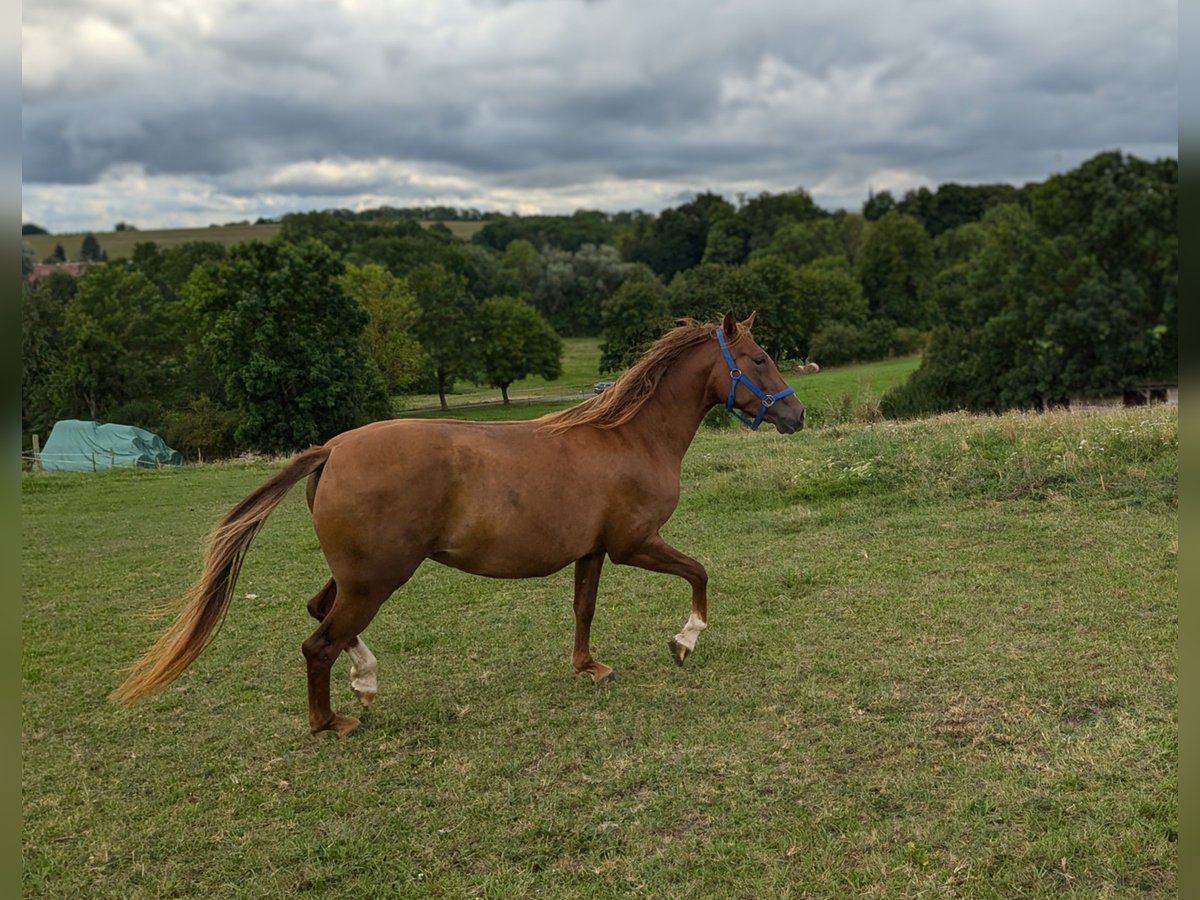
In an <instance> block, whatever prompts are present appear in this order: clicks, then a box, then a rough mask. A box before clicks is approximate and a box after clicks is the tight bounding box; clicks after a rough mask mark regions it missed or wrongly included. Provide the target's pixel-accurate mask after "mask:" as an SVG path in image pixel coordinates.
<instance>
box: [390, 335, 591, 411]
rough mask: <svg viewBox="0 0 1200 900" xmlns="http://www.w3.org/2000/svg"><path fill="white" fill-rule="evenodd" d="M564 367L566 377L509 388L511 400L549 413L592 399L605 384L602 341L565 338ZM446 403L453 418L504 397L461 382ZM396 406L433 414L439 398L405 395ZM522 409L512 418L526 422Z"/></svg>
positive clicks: (523, 382) (524, 380)
mask: <svg viewBox="0 0 1200 900" xmlns="http://www.w3.org/2000/svg"><path fill="white" fill-rule="evenodd" d="M562 363H563V373H562V375H560V376H559V377H558V378H556V379H554V380H553V381H547V380H546V379H545V378H540V377H538V376H536V375H534V376H531V377H529V378H522V379H521V380H520V381H514V382H513V383H512V384H511V385H510V386H509V388H508V396H509V398H510V399H511V400H513V401H514V402H516V403H527V402H536V403H539V404H547V403H549V404H550V405H549V406H547V407H546V408H545V410H544V411H546V412H549V411H551V410H552V409H562V408H563V407H566V406H571V405H573V404H575V403H578V402H579V401H580V400H581V399H584V398H586V397H590V396H591V395H592V393H593V389H594V388H595V386H596V382H597V381H600V380H601V378H600V375H599V369H600V338H595V337H582V338H564V339H563V359H562ZM551 398H552V399H551ZM564 398H565V399H564ZM446 400H447V402H448V403H449V404H450V406H451V407H454V409H452V410H451V412H450V413H449V415H455V416H458V415H462V414H463V413H464V412H468V411H467V410H463V409H462V407H471V406H475V405H478V404H495V403H500V402H501V395H500V389H499V388H495V387H491V386H490V385H479V384H473V383H472V382H470V381H459V382H458V383H457V384H456V385H455V388H454V390H453V391H451V393H450V394H448V395H447V397H446ZM392 402H393V405H394V407H395V409H396V411H397V413H398V414H403V413H405V412H407V411H409V410H432V409H433V408H434V407H437V406H438V396H437V394H405V395H403V396H400V397H395V398H393V401H392ZM519 409H520V408H519V407H513V409H512V410H511V412H512V418H514V419H516V418H526V416H525V415H524V414H523V413H522V412H520V411H519ZM469 412H471V414H472V415H471V417H472V418H476V417H478V418H495V417H497V414H493V413H492V412H491V411H487V412H484V411H474V410H471V411H469ZM508 413H509V411H503V412H502V413H501V414H499V417H507V416H508ZM435 414H436V413H435ZM538 415H541V413H538Z"/></svg>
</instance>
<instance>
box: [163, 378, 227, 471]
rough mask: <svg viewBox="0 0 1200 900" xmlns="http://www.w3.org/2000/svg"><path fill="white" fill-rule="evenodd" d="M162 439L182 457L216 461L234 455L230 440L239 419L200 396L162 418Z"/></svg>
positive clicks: (203, 395)
mask: <svg viewBox="0 0 1200 900" xmlns="http://www.w3.org/2000/svg"><path fill="white" fill-rule="evenodd" d="M163 419H164V426H163V435H162V438H163V440H164V441H166V442H167V444H168V445H169V446H170V447H171V448H172V449H175V450H178V451H179V452H180V453H182V454H183V455H184V457H193V458H200V457H203V458H205V459H220V458H222V457H228V456H233V455H234V454H235V453H236V452H237V442H236V440H235V438H234V435H235V433H236V432H237V427H238V424H239V421H240V417H239V416H238V414H237V413H236V412H234V411H233V410H230V409H225V408H224V407H223V406H221V405H220V404H219V403H216V402H215V401H213V400H211V399H210V398H209V397H208V395H207V394H202V395H201V396H200V397H199V398H197V399H196V400H194V401H193V402H192V404H191V405H190V406H189V407H188V408H187V409H173V410H170V411H168V412H167V413H165V414H164V415H163Z"/></svg>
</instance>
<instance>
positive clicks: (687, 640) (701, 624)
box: [675, 613, 708, 653]
mask: <svg viewBox="0 0 1200 900" xmlns="http://www.w3.org/2000/svg"><path fill="white" fill-rule="evenodd" d="M707 627H708V623H707V622H705V621H704V620H703V619H702V618H700V617H699V616H698V615H696V614H695V613H692V614H691V615H690V616H688V620H687V622H686V624H684V626H683V631H681V632H679V634H677V635H675V640H676V641H678V642H679V643H680V644H682V645H683V646H684V647H687V649H688V653H691V652H692V651H693V650H695V649H696V639H697V638H698V637H700V632H702V631H703V630H704V629H705V628H707Z"/></svg>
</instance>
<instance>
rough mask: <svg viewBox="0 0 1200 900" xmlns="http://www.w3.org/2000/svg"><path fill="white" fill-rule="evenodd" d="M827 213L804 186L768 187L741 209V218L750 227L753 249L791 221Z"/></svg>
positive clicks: (748, 234) (748, 235) (748, 244)
mask: <svg viewBox="0 0 1200 900" xmlns="http://www.w3.org/2000/svg"><path fill="white" fill-rule="evenodd" d="M827 215H829V214H828V213H827V212H825V211H824V210H823V209H821V208H820V207H819V206H817V204H816V203H815V202H814V201H813V198H812V197H811V196H810V195H809V193H808V191H806V190H804V189H803V188H797V189H795V190H793V191H784V192H783V193H780V194H769V193H767V192H765V191H764V192H763V193H761V194H759V195H758V196H757V197H752V198H750V199H749V200H747V201H746V202H745V203H743V204H742V206H741V207H740V208H739V209H738V211H737V219H738V221H739V222H741V223H743V226H744V227H745V230H746V248H747V250H748V251H750V252H754V251H755V250H758V249H760V248H762V247H765V246H767V245H768V244H769V243H771V240H772V238H774V237H775V232H776V231H778V230H779V229H780V227H781V226H783V225H785V224H787V223H789V222H808V221H811V220H813V219H820V218H824V217H825V216H827Z"/></svg>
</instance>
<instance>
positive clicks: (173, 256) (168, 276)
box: [128, 241, 227, 301]
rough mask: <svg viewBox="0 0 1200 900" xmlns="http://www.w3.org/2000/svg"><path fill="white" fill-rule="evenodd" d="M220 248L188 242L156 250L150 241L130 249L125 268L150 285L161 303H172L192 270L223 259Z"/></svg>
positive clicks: (221, 248) (223, 247)
mask: <svg viewBox="0 0 1200 900" xmlns="http://www.w3.org/2000/svg"><path fill="white" fill-rule="evenodd" d="M226 253H227V248H226V246H225V245H224V244H217V243H214V242H212V241H188V242H186V243H182V244H175V245H173V246H170V247H159V246H158V244H156V243H155V242H153V241H147V242H145V243H139V244H136V245H134V248H133V250H132V252H131V253H130V254H129V258H128V259H129V264H130V265H131V266H132V267H133V268H135V269H137V270H138V271H140V272H142V273H143V274H144V275H145V276H146V277H147V278H149V279H150V280H151V281H153V282H154V283H155V284H156V285H157V286H158V289H159V291H161V292H162V295H163V298H164V299H165V300H168V301H170V300H176V299H178V297H179V292H180V291H181V290H182V289H183V285H184V282H186V281H187V280H188V277H189V276H190V275H191V274H192V270H193V269H195V268H196V266H198V265H200V264H201V263H206V262H213V261H216V260H222V259H224V258H225V255H226Z"/></svg>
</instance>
